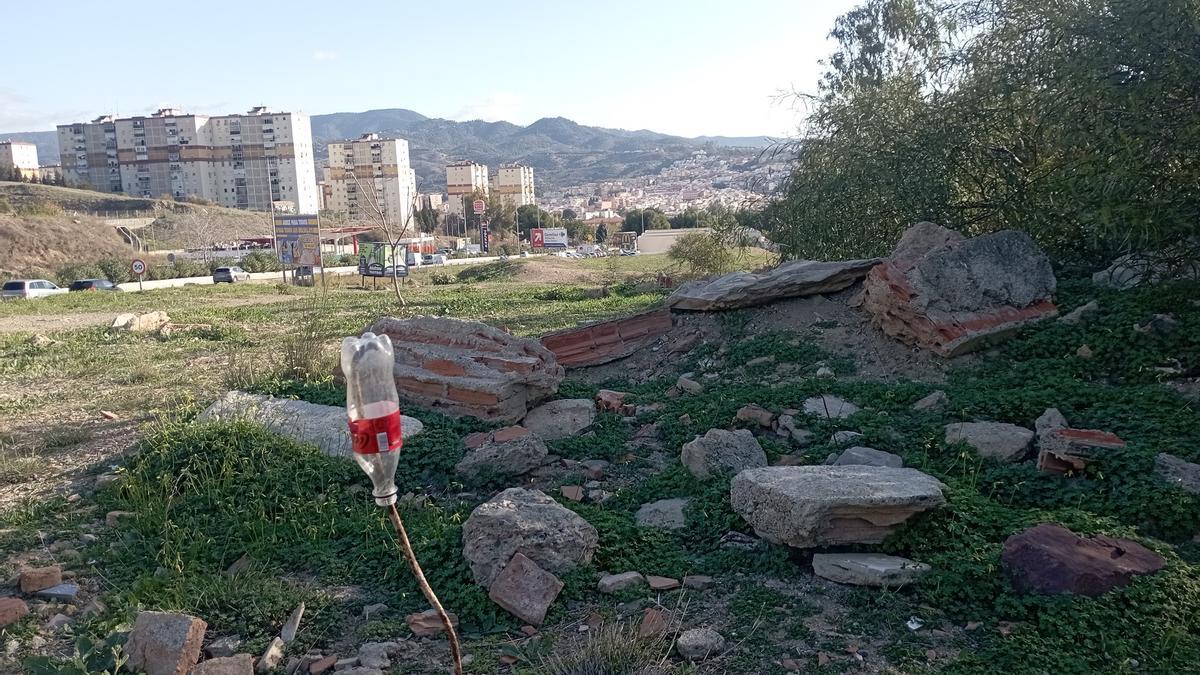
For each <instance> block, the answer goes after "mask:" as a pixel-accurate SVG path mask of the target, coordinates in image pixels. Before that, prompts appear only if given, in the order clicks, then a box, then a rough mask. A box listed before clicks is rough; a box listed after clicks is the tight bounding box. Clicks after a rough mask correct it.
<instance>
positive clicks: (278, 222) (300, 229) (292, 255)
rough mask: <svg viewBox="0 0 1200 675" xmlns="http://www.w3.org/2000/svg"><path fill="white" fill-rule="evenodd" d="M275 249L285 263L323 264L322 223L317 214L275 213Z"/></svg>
mask: <svg viewBox="0 0 1200 675" xmlns="http://www.w3.org/2000/svg"><path fill="white" fill-rule="evenodd" d="M275 250H276V252H277V253H278V254H279V261H280V262H282V263H284V264H285V265H304V266H308V267H319V266H320V265H321V225H320V221H319V220H318V219H317V217H316V216H315V215H292V214H286V213H276V214H275Z"/></svg>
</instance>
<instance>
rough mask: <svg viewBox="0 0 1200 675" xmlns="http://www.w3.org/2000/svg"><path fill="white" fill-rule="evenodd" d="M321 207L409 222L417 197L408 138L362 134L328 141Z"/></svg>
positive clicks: (363, 218)
mask: <svg viewBox="0 0 1200 675" xmlns="http://www.w3.org/2000/svg"><path fill="white" fill-rule="evenodd" d="M326 172H327V174H326V177H325V178H326V180H325V186H326V187H325V189H326V198H327V200H326V204H325V208H327V209H330V210H332V211H340V212H342V213H345V214H347V215H349V216H350V220H352V221H371V220H374V219H376V218H377V217H378V216H377V213H376V210H377V209H378V210H382V211H383V213H384V215H385V216H386V217H387V219H388V222H389V223H391V224H392V225H396V226H398V227H401V228H403V227H405V226H406V225H410V224H411V221H412V217H413V209H414V204H415V202H416V199H417V174H416V172H415V171H413V169H412V167H411V166H410V165H409V159H408V141H405V140H403V139H399V138H380V137H379V135H378V134H363V136H362V138H358V139H356V140H353V141H343V142H341V143H330V144H329V165H328V167H327V168H326Z"/></svg>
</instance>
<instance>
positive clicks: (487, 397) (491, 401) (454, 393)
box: [446, 387, 500, 405]
mask: <svg viewBox="0 0 1200 675" xmlns="http://www.w3.org/2000/svg"><path fill="white" fill-rule="evenodd" d="M446 397H447V398H449V399H450V400H452V401H456V402H458V403H468V404H470V405H496V404H497V403H499V402H500V399H499V397H497V396H496V395H495V394H493V393H490V392H486V391H475V390H473V389H463V388H461V387H446Z"/></svg>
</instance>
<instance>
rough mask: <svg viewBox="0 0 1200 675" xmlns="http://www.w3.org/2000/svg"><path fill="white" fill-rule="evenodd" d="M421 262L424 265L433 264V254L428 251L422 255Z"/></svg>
mask: <svg viewBox="0 0 1200 675" xmlns="http://www.w3.org/2000/svg"><path fill="white" fill-rule="evenodd" d="M421 264H422V265H432V264H433V254H432V253H426V254H425V255H423V256H421Z"/></svg>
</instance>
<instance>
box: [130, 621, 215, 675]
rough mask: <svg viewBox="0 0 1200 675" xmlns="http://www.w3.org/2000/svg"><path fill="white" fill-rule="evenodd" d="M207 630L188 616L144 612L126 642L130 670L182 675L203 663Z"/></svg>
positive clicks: (201, 623)
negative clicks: (199, 662) (200, 660)
mask: <svg viewBox="0 0 1200 675" xmlns="http://www.w3.org/2000/svg"><path fill="white" fill-rule="evenodd" d="M207 628H208V624H206V623H204V621H202V620H200V619H198V618H196V617H194V616H188V615H187V614H173V613H170V612H141V613H140V614H138V616H137V619H136V620H135V621H134V624H133V630H131V631H130V632H129V639H128V640H127V641H126V642H125V654H126V656H128V657H129V661H128V662H127V663H128V665H129V668H130V669H131V670H133V671H134V672H138V671H141V672H144V673H146V675H183V674H184V673H186V672H187V671H188V669H190V668H191V667H192V666H194V665H196V662H197V661H198V660H199V659H200V646H201V645H202V644H203V643H204V631H205V630H206V629H207Z"/></svg>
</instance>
